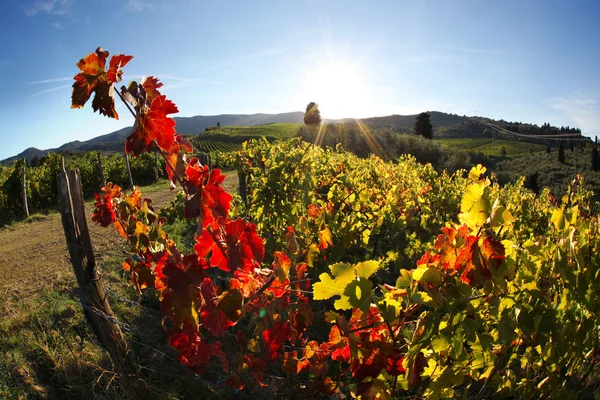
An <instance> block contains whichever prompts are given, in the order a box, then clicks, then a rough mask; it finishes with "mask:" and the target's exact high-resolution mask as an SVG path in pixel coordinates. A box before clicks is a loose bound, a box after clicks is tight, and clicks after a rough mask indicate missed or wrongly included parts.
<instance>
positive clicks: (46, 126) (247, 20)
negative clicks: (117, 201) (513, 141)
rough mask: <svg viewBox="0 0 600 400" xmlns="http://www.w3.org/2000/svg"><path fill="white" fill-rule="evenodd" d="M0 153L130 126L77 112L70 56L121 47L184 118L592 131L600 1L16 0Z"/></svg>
mask: <svg viewBox="0 0 600 400" xmlns="http://www.w3.org/2000/svg"><path fill="white" fill-rule="evenodd" d="M0 11H1V12H0V43H2V51H0V144H1V145H0V159H4V158H7V157H10V156H13V155H16V154H18V153H20V152H21V151H23V150H25V149H26V148H28V147H37V148H39V149H47V148H52V147H58V146H60V145H62V144H64V143H66V142H69V141H72V140H87V139H90V138H92V137H95V136H98V135H102V134H106V133H110V132H113V131H115V130H117V129H120V128H122V127H125V126H128V125H131V124H132V117H131V116H130V115H128V114H127V111H126V110H125V109H124V107H123V106H121V105H119V106H118V108H117V110H118V111H119V114H120V119H119V120H118V121H117V120H111V119H108V118H106V117H103V116H100V115H98V114H94V113H93V112H92V109H91V106H90V105H89V104H88V105H87V106H86V107H85V108H84V109H77V110H75V109H71V108H70V103H71V98H70V96H71V85H72V83H73V76H74V75H75V74H76V73H77V72H78V68H77V66H76V63H77V61H79V59H81V58H82V57H84V56H85V55H87V54H88V53H90V52H93V51H94V50H95V49H96V48H97V47H98V46H102V47H103V48H104V49H105V50H108V51H109V52H110V53H111V55H113V54H121V53H124V54H130V55H133V56H134V58H133V60H132V61H131V62H130V63H129V64H128V65H127V66H126V67H125V68H124V70H123V72H124V74H123V80H124V82H123V83H124V84H127V83H128V82H129V81H131V80H140V79H141V77H143V76H149V75H152V76H155V77H158V78H159V79H160V80H161V81H162V82H163V83H164V87H163V89H164V90H163V93H164V94H166V95H167V97H168V98H169V99H171V100H173V101H174V102H175V103H176V104H177V106H178V108H179V114H178V116H194V115H214V114H225V113H228V114H246V113H258V112H263V113H278V112H290V111H304V110H305V108H306V105H307V104H308V103H309V102H311V101H314V102H317V103H319V105H320V107H319V108H320V111H321V115H322V116H323V117H325V118H346V117H347V118H361V117H373V116H383V115H390V114H414V113H418V112H421V111H426V110H428V111H444V112H449V113H455V114H459V115H479V116H486V117H490V118H495V119H505V120H508V121H521V122H530V123H536V124H539V125H541V124H542V123H544V122H549V123H551V124H553V125H556V126H563V125H564V126H567V125H568V126H571V127H574V126H575V127H579V128H581V129H582V131H583V134H584V135H587V136H591V137H593V136H594V135H600V75H599V74H600V46H599V44H598V39H599V38H600V24H598V19H599V17H600V1H597V0H590V1H587V0H575V1H567V0H564V1H563V0H560V1H559V0H542V1H526V0H523V1H518V0H503V1H494V0H478V1H475V0H472V1H467V0H463V1H458V0H437V1H427V0H420V1H417V0H415V1H403V0H391V1H384V0H372V1H365V0H360V1H352V0H331V1H328V0H298V1H295V0H286V1H281V0H274V1H258V0H254V1H246V0H245V1H214V0H212V1H200V0H189V1H183V0H182V1H179V0H163V1H158V0H120V1H117V0H102V1H95V2H92V1H89V0H22V1H11V0H6V1H3V2H2V6H1V9H0Z"/></svg>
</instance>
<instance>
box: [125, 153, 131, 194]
mask: <svg viewBox="0 0 600 400" xmlns="http://www.w3.org/2000/svg"><path fill="white" fill-rule="evenodd" d="M125 165H127V174H129V184H130V185H131V188H132V189H133V176H132V175H131V166H130V165H129V154H128V153H125Z"/></svg>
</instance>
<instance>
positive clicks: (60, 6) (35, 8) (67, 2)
mask: <svg viewBox="0 0 600 400" xmlns="http://www.w3.org/2000/svg"><path fill="white" fill-rule="evenodd" d="M72 5H73V0H47V1H36V2H35V3H33V5H32V6H31V7H29V8H27V9H26V10H25V14H26V15H27V16H33V15H36V14H38V13H46V14H48V15H56V16H62V15H67V14H69V13H70V11H71V6H72Z"/></svg>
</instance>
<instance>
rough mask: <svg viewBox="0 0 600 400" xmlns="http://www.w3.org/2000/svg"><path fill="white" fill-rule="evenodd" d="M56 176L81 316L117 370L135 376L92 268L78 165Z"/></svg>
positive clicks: (126, 347)
mask: <svg viewBox="0 0 600 400" xmlns="http://www.w3.org/2000/svg"><path fill="white" fill-rule="evenodd" d="M57 180H58V195H59V203H60V215H61V218H62V225H63V229H64V231H65V239H66V241H67V249H68V250H69V255H70V257H71V264H72V265H73V272H74V273H75V277H76V278H77V283H78V284H79V290H80V292H81V302H82V305H83V307H84V308H83V311H84V314H85V317H86V319H87V321H88V323H89V324H90V325H91V327H92V330H93V331H94V333H95V334H96V338H97V339H98V341H99V342H100V344H101V345H102V346H103V347H104V348H105V349H106V351H107V352H108V354H109V355H110V358H111V359H112V361H113V363H114V365H115V368H116V369H117V371H118V372H120V373H122V374H123V375H125V376H126V377H128V376H131V375H134V376H135V374H136V373H137V368H136V367H135V365H134V355H133V353H132V351H131V350H130V349H129V346H128V345H127V342H126V340H125V338H124V336H123V333H122V332H121V329H120V327H119V325H117V324H116V323H115V322H116V319H114V314H113V312H112V310H111V308H110V304H109V303H108V299H107V296H106V292H105V291H104V287H103V286H102V282H101V281H100V276H99V274H98V270H97V268H96V260H95V257H94V251H93V250H92V242H91V240H90V234H89V231H88V226H87V222H86V217H85V209H84V203H83V191H82V189H81V180H80V176H79V169H77V168H75V169H72V170H70V171H69V172H67V173H64V172H63V173H60V174H59V175H58V177H57Z"/></svg>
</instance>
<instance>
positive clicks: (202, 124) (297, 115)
mask: <svg viewBox="0 0 600 400" xmlns="http://www.w3.org/2000/svg"><path fill="white" fill-rule="evenodd" d="M173 119H174V120H175V122H176V123H177V126H176V129H177V133H180V134H182V135H197V134H199V133H201V132H204V130H205V129H206V128H209V127H212V126H215V125H216V124H217V123H219V124H220V125H221V126H222V127H225V126H258V125H266V124H272V123H292V124H301V123H302V124H303V123H304V113H303V112H300V111H297V112H288V113H281V114H262V113H261V114H220V115H196V116H194V117H175V118H173ZM130 133H131V127H126V128H123V129H119V130H118V131H115V132H111V133H108V134H106V135H101V136H97V137H95V138H92V139H90V140H86V141H79V140H76V141H73V142H69V143H65V144H63V145H62V146H60V147H57V148H54V149H46V150H40V149H36V148H35V147H30V148H28V149H27V150H25V151H23V152H21V153H19V154H17V155H16V156H13V157H9V158H7V159H5V160H2V161H0V163H3V164H6V163H10V162H12V161H14V160H17V159H21V158H26V159H27V160H29V161H31V160H32V159H33V158H35V157H38V158H41V157H43V156H45V155H46V154H47V153H49V152H61V151H103V152H116V151H122V150H123V145H124V143H125V140H126V139H127V136H129V134H130Z"/></svg>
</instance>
